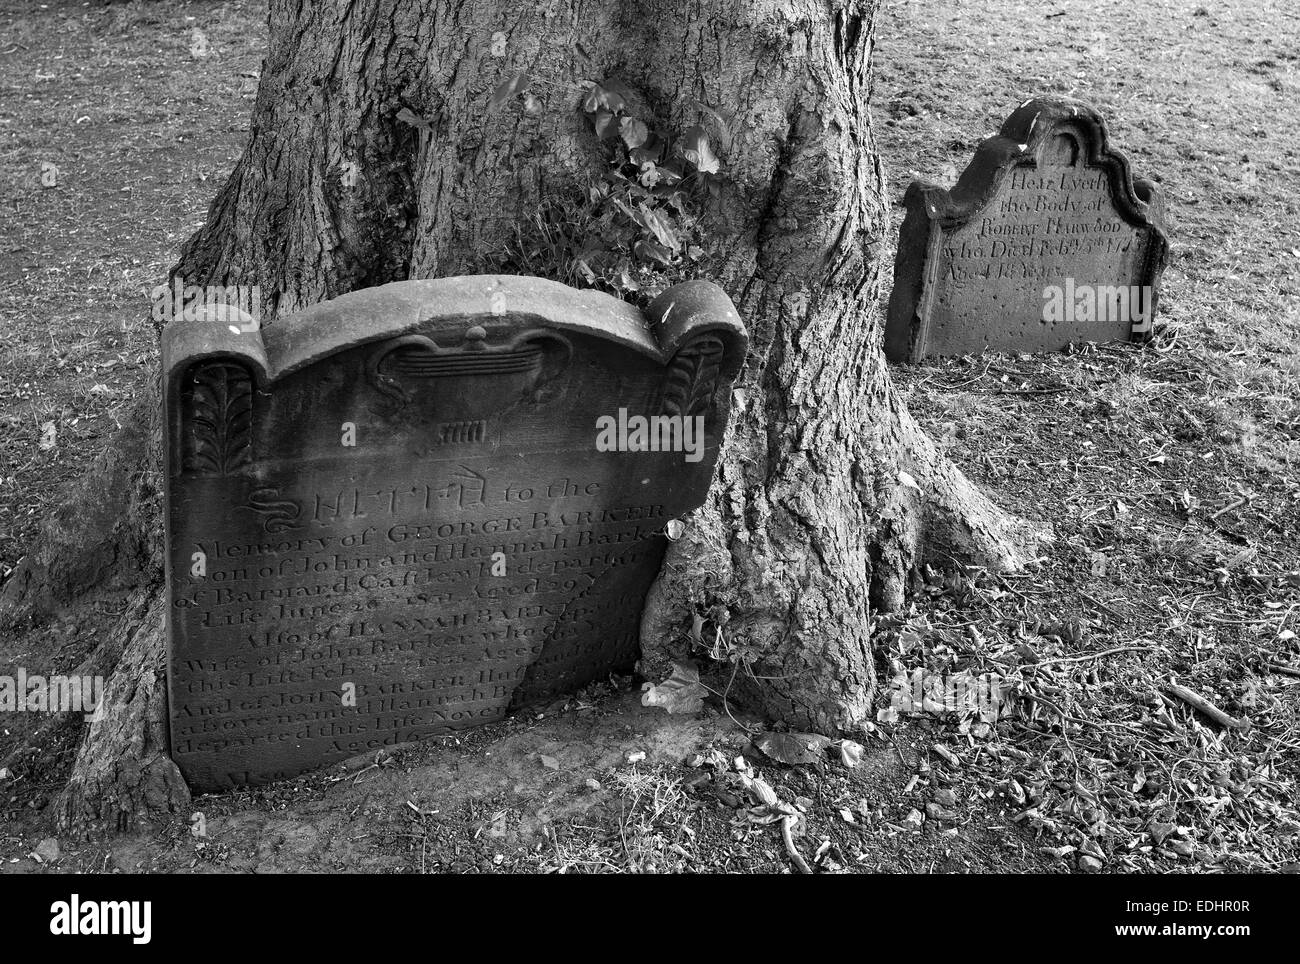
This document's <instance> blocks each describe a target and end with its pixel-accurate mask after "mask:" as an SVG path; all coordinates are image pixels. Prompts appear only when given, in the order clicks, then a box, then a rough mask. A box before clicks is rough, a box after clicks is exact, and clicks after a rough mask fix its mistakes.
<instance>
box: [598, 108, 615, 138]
mask: <svg viewBox="0 0 1300 964" xmlns="http://www.w3.org/2000/svg"><path fill="white" fill-rule="evenodd" d="M615 120H617V118H616V117H615V116H614V114H613V112H612V111H607V110H602V111H599V112H598V113H597V114H596V118H595V121H594V122H593V123H594V124H595V125H596V136H597V137H599V138H600V139H601V140H602V141H603V140H606V139H608V138H610V137H612V136H614V133H615V132H616V131H617V130H618V128H617V127H616V126H615V124H614V121H615Z"/></svg>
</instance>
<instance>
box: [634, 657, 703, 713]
mask: <svg viewBox="0 0 1300 964" xmlns="http://www.w3.org/2000/svg"><path fill="white" fill-rule="evenodd" d="M641 689H642V690H643V691H644V692H642V694H641V705H642V706H662V707H663V708H664V709H665V710H667V711H668V712H669V713H698V712H700V710H702V709H704V697H705V696H707V695H708V693H709V691H708V690H707V689H705V687H704V685H703V684H702V683H701V682H700V671H699V670H698V669H696V668H695V667H694V666H692V665H691V664H690V663H673V672H672V675H671V676H669V677H668V678H667V679H666V680H664V681H663V682H661V683H657V684H656V683H644V684H642V686H641Z"/></svg>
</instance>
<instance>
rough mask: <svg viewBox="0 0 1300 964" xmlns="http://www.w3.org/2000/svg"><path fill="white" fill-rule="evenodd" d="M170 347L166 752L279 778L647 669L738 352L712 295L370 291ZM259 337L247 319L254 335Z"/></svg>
mask: <svg viewBox="0 0 1300 964" xmlns="http://www.w3.org/2000/svg"><path fill="white" fill-rule="evenodd" d="M223 317H224V316H216V315H214V316H212V320H206V321H205V320H203V316H202V314H201V313H200V320H196V321H182V322H175V323H173V324H172V325H170V326H168V328H167V329H165V331H164V336H163V374H164V403H165V406H166V426H167V446H166V462H167V575H168V601H169V607H168V609H169V621H168V633H169V641H170V658H169V694H170V719H171V749H172V755H173V757H174V758H175V759H176V761H177V763H178V764H179V766H180V768H181V770H182V772H183V773H184V774H185V776H186V778H187V780H188V781H189V782H190V784H191V786H192V787H194V788H195V789H197V790H212V789H219V788H224V787H231V786H237V785H243V784H255V783H262V782H266V781H268V780H273V779H278V778H282V777H287V776H291V775H293V774H295V773H298V772H301V771H303V770H305V769H309V768H311V767H314V766H319V765H322V764H325V763H329V762H331V761H335V760H340V759H344V758H346V757H350V756H354V755H356V754H358V753H362V752H365V751H367V750H370V749H374V748H377V747H380V746H384V745H386V744H393V743H399V742H407V741H409V740H411V739H415V738H418V737H421V736H426V735H431V734H437V733H445V732H449V731H451V730H454V729H458V728H463V727H466V726H472V725H476V724H480V723H485V722H490V721H493V720H497V719H500V718H501V717H503V716H504V715H505V714H506V713H507V712H508V711H509V710H510V709H511V708H514V707H520V706H525V705H529V704H532V703H537V702H541V701H547V700H550V699H553V698H555V697H556V696H559V695H561V694H564V693H566V692H570V691H572V690H574V689H577V688H578V687H580V686H582V685H584V684H586V683H588V682H591V681H593V680H597V679H604V678H606V677H607V676H608V674H609V673H610V672H612V671H624V670H628V669H629V668H630V667H631V665H632V663H633V662H634V661H635V659H636V656H637V653H638V643H639V637H638V627H639V621H640V616H641V609H642V606H643V603H644V600H645V596H646V593H647V591H648V590H649V588H650V584H651V582H652V581H653V579H654V578H655V576H656V575H657V573H658V569H659V564H660V561H661V559H662V556H663V551H664V547H665V545H666V537H665V534H664V532H665V527H666V525H667V523H668V522H669V521H670V520H672V519H673V518H675V517H677V516H680V515H682V514H684V513H685V512H687V511H689V510H691V509H693V508H695V507H696V506H698V505H699V504H700V503H701V502H702V501H703V499H704V497H705V495H706V493H707V491H708V487H709V483H710V481H711V478H712V473H713V466H714V462H715V460H716V456H717V452H718V445H719V443H720V440H721V437H722V434H723V432H724V430H725V427H726V421H727V415H728V410H729V405H730V396H731V392H730V388H731V383H732V381H733V380H734V378H735V377H736V375H737V373H738V372H739V370H740V367H741V364H742V362H743V359H744V353H745V347H746V335H745V330H744V326H743V324H742V323H741V320H740V317H739V316H738V314H737V313H736V310H735V308H734V307H733V306H732V304H731V302H730V300H729V299H728V298H727V297H726V295H725V294H724V293H723V292H722V290H721V289H720V288H718V287H717V286H715V285H712V284H709V283H707V282H687V283H684V284H681V285H677V286H675V287H674V288H671V289H669V290H668V291H667V292H665V293H664V294H663V295H661V296H660V297H659V298H658V299H657V300H656V301H655V302H654V303H653V304H652V305H651V306H650V308H649V309H648V310H647V311H646V312H645V313H644V314H643V313H642V312H640V311H638V310H637V309H636V308H634V307H632V306H630V305H628V304H625V303H623V302H621V301H619V300H618V299H616V298H613V297H610V296H608V295H603V294H599V293H596V292H590V291H576V290H574V289H571V288H567V287H565V286H564V285H560V284H557V283H554V282H550V281H544V280H541V279H535V278H522V277H513V276H478V277H466V278H447V279H440V280H434V281H408V282H399V283H396V284H390V285H385V286H383V287H379V288H374V289H368V290H365V291H358V292H354V293H352V294H348V295H344V296H342V297H340V298H337V299H334V300H332V301H329V302H325V303H322V304H319V305H316V306H314V307H312V308H309V309H307V310H306V311H303V312H302V313H300V314H297V315H294V316H291V317H287V318H284V319H281V320H280V321H278V322H277V323H276V324H274V325H273V326H269V327H265V328H261V329H257V328H256V327H255V326H240V325H233V324H227V323H225V322H224V321H223V320H221V319H222V318H223ZM245 327H247V328H248V329H249V330H244V329H245Z"/></svg>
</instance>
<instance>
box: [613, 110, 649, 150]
mask: <svg viewBox="0 0 1300 964" xmlns="http://www.w3.org/2000/svg"><path fill="white" fill-rule="evenodd" d="M618 131H619V133H620V134H622V135H623V143H624V144H626V145H627V146H628V147H629V148H637V147H640V146H641V145H642V144H644V143H645V142H646V139H647V138H648V137H649V136H650V128H648V127H646V126H645V124H644V123H643V122H641V121H639V120H637V119H636V118H635V117H624V118H623V119H622V120H621V121H619V124H618Z"/></svg>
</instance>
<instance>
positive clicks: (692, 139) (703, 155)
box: [682, 124, 722, 174]
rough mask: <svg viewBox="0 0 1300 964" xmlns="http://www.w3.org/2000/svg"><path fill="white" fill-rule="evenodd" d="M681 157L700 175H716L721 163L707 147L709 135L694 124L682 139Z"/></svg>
mask: <svg viewBox="0 0 1300 964" xmlns="http://www.w3.org/2000/svg"><path fill="white" fill-rule="evenodd" d="M682 155H683V156H684V157H685V158H686V159H687V160H688V161H690V162H691V163H692V164H694V165H695V167H696V168H697V169H698V170H699V171H700V173H702V174H717V173H718V171H719V170H720V169H721V168H722V162H721V161H720V160H718V156H717V155H716V154H714V153H713V148H712V147H710V146H709V135H708V134H707V133H705V131H704V128H703V127H701V126H700V125H699V124H696V125H695V126H694V127H692V128H691V129H690V130H688V131H687V132H686V133H685V134H684V135H683V137H682Z"/></svg>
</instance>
